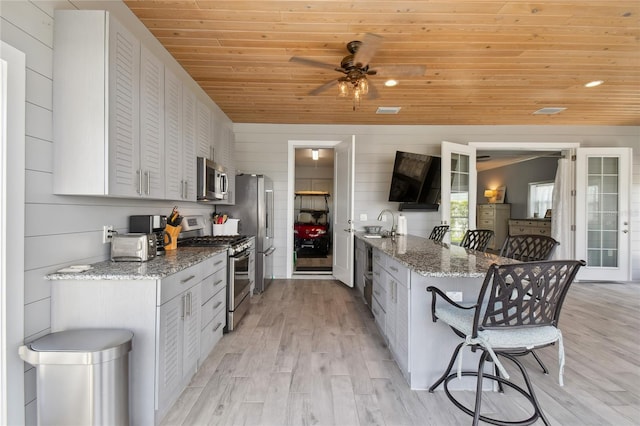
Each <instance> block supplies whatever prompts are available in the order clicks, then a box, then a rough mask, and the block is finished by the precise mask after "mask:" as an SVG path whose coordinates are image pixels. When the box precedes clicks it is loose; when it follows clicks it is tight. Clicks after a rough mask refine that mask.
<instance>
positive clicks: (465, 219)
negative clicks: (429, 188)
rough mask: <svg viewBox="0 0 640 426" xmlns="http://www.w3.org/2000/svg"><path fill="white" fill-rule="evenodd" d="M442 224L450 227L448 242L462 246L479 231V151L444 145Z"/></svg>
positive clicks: (457, 145)
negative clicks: (468, 234)
mask: <svg viewBox="0 0 640 426" xmlns="http://www.w3.org/2000/svg"><path fill="white" fill-rule="evenodd" d="M441 155H442V165H441V167H442V171H441V173H442V174H441V178H442V179H441V181H442V182H441V196H440V197H441V199H440V223H441V224H442V225H449V232H448V233H447V235H446V236H445V241H446V242H450V243H452V244H459V243H460V242H461V241H462V237H463V236H464V232H465V231H466V230H467V229H475V227H476V180H477V173H476V148H475V147H474V146H468V145H462V144H457V143H452V142H442V147H441Z"/></svg>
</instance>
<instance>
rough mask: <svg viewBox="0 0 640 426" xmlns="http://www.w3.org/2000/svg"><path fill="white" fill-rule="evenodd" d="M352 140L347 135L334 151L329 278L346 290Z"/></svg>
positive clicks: (350, 251) (350, 241) (349, 283)
mask: <svg viewBox="0 0 640 426" xmlns="http://www.w3.org/2000/svg"><path fill="white" fill-rule="evenodd" d="M355 140H356V137H355V135H354V136H350V137H349V138H348V139H347V140H345V141H343V142H341V143H339V144H338V145H336V147H335V151H334V152H335V159H334V164H335V167H334V179H333V185H334V188H333V193H334V194H335V199H334V210H335V212H334V214H333V276H334V277H335V278H336V279H338V280H340V281H342V282H343V283H344V284H346V285H347V286H349V287H353V232H354V229H353V192H354V191H353V187H354V172H355V167H354V165H355V159H354V155H353V153H354V150H355Z"/></svg>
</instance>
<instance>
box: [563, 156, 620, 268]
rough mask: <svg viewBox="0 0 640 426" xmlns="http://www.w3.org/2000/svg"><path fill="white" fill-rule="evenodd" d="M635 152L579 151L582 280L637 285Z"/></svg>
mask: <svg viewBox="0 0 640 426" xmlns="http://www.w3.org/2000/svg"><path fill="white" fill-rule="evenodd" d="M631 158H632V151H631V148H579V149H578V150H577V157H576V252H575V253H576V257H577V258H578V259H583V260H585V261H586V262H587V265H586V267H584V268H581V269H580V271H579V273H578V276H577V279H579V280H598V281H600V280H602V281H628V280H630V279H631V269H630V265H631V261H630V256H631V248H630V239H631V238H630V237H631V234H630V232H629V230H630V219H631V217H630V208H631V205H630V193H631V189H630V183H631Z"/></svg>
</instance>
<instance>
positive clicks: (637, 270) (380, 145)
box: [234, 123, 640, 280]
mask: <svg viewBox="0 0 640 426" xmlns="http://www.w3.org/2000/svg"><path fill="white" fill-rule="evenodd" d="M234 129H235V135H236V159H237V166H238V168H240V169H245V170H250V171H251V172H253V173H264V174H266V175H269V176H271V177H272V178H273V180H274V187H275V208H276V215H275V217H276V223H275V232H276V235H275V247H276V256H275V259H274V260H275V266H274V268H275V274H276V276H278V277H284V276H286V256H287V253H286V234H287V230H286V217H287V211H286V210H287V202H286V201H287V200H286V194H287V147H288V143H289V141H290V140H295V141H307V140H308V141H327V140H344V139H345V137H346V136H348V135H352V134H354V135H356V154H355V169H356V170H355V175H356V178H355V212H354V213H355V215H354V217H355V226H356V229H361V228H362V226H363V225H366V224H370V223H376V222H375V219H376V217H377V216H378V213H379V212H380V211H381V210H382V209H384V208H390V209H392V210H397V208H398V203H389V202H388V201H387V197H388V195H389V185H390V182H391V173H392V170H393V161H394V158H395V152H396V150H401V151H408V152H416V153H423V154H431V155H440V143H441V142H442V141H450V142H457V143H463V144H466V143H468V142H504V143H505V144H508V143H509V142H531V143H532V144H535V143H536V142H562V143H569V142H579V143H580V144H581V146H583V147H596V146H616V147H632V148H634V154H633V155H634V158H633V166H634V169H633V170H634V171H633V173H634V176H633V185H632V197H631V200H632V214H631V217H632V223H631V225H632V237H631V238H632V243H631V244H632V265H633V273H632V276H633V278H634V279H635V280H640V127H637V126H636V127H633V126H628V127H612V126H348V125H327V126H322V125H270V124H240V123H236V124H234ZM361 214H366V215H367V221H365V222H363V221H360V220H359V219H360V215H361ZM403 214H404V215H405V216H406V217H407V224H408V231H409V233H411V234H414V235H428V232H429V231H430V230H431V228H432V227H433V226H435V225H437V224H438V223H439V221H440V214H439V213H438V212H408V211H405V212H403ZM385 226H388V225H385Z"/></svg>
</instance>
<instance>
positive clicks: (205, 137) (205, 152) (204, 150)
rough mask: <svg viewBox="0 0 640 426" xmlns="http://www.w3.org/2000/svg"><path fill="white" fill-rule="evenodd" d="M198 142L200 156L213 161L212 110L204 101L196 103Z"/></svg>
mask: <svg viewBox="0 0 640 426" xmlns="http://www.w3.org/2000/svg"><path fill="white" fill-rule="evenodd" d="M196 144H197V148H198V157H205V158H208V159H209V160H212V161H213V159H214V158H213V148H214V146H213V138H212V136H211V111H210V110H209V107H208V106H207V105H206V104H205V103H204V102H202V101H197V104H196Z"/></svg>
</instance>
